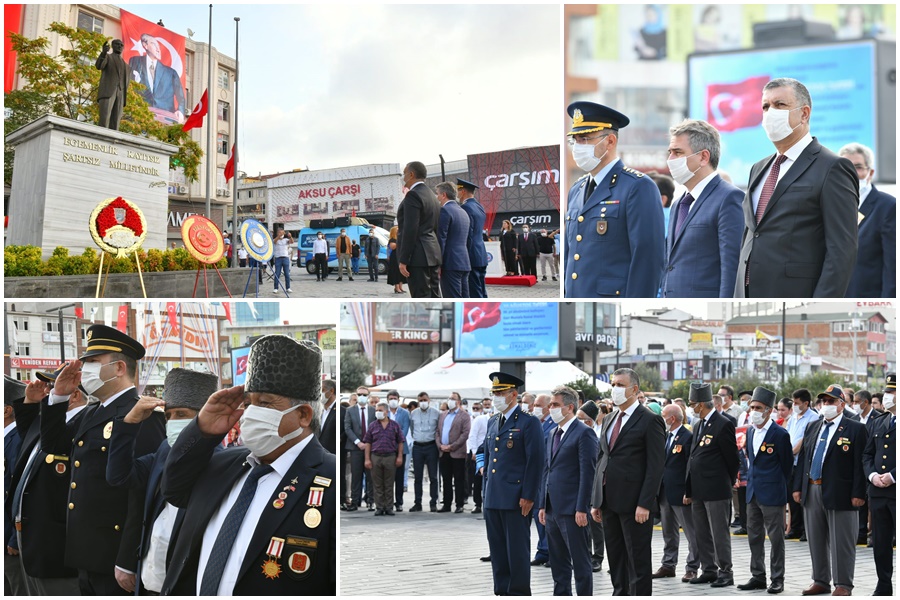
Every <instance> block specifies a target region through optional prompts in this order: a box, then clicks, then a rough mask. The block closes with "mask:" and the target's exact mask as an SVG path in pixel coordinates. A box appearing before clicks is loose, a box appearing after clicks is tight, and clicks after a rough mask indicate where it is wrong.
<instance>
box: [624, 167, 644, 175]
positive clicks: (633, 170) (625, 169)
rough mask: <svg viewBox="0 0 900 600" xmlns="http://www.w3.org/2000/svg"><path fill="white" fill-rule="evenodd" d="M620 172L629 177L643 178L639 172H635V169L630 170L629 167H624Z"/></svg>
mask: <svg viewBox="0 0 900 600" xmlns="http://www.w3.org/2000/svg"><path fill="white" fill-rule="evenodd" d="M622 171H623V172H625V173H628V174H629V175H633V176H634V177H643V176H644V174H643V173H641V172H640V171H636V170H635V169H632V168H631V167H624V168H623V169H622Z"/></svg>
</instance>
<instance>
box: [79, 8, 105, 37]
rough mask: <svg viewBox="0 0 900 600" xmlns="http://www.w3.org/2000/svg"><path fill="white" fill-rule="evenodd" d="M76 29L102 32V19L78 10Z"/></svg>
mask: <svg viewBox="0 0 900 600" xmlns="http://www.w3.org/2000/svg"><path fill="white" fill-rule="evenodd" d="M78 29H83V30H84V31H93V32H94V33H103V19H101V18H99V17H95V16H94V15H92V14H89V13H86V12H84V11H80V10H79V11H78Z"/></svg>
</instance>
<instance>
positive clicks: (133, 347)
mask: <svg viewBox="0 0 900 600" xmlns="http://www.w3.org/2000/svg"><path fill="white" fill-rule="evenodd" d="M110 352H119V353H121V354H124V355H125V356H129V357H131V358H133V359H134V360H141V359H142V358H144V353H145V350H144V347H143V346H142V345H141V344H140V342H138V341H137V340H135V339H133V338H131V337H129V336H127V335H125V334H124V333H122V332H121V331H119V330H118V329H113V328H112V327H107V326H106V325H91V326H90V327H89V328H88V330H87V350H85V352H84V354H82V355H81V359H82V360H84V359H85V358H90V357H91V356H99V355H101V354H109V353H110Z"/></svg>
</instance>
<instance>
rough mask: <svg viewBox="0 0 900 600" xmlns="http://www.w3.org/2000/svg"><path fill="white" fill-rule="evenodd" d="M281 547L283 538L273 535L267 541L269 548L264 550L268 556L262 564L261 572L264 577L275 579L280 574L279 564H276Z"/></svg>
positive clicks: (282, 547)
mask: <svg viewBox="0 0 900 600" xmlns="http://www.w3.org/2000/svg"><path fill="white" fill-rule="evenodd" d="M283 549H284V538H280V537H273V538H272V541H270V542H269V548H268V549H267V550H266V556H268V558H267V559H266V560H265V561H264V562H263V564H262V572H263V575H265V576H266V579H277V578H278V576H279V575H281V565H279V564H278V559H280V558H281V551H282V550H283Z"/></svg>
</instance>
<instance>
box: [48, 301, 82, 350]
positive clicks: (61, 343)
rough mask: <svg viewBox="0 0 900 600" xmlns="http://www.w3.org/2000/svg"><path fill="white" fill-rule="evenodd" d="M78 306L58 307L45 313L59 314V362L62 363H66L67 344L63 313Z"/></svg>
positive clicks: (66, 305)
mask: <svg viewBox="0 0 900 600" xmlns="http://www.w3.org/2000/svg"><path fill="white" fill-rule="evenodd" d="M75 306H78V305H77V304H65V305H63V306H57V307H55V308H51V309H49V310H46V311H44V312H48V313H52V312H57V313H58V314H59V360H60V362H66V344H65V335H64V332H63V311H64V310H65V309H67V308H73V307H75Z"/></svg>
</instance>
